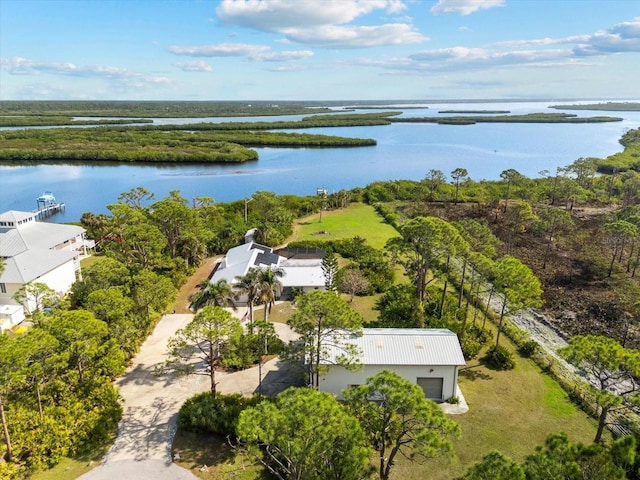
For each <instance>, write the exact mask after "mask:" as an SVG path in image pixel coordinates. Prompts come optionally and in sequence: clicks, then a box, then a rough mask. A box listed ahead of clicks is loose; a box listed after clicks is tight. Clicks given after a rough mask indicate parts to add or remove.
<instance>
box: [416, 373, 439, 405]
mask: <svg viewBox="0 0 640 480" xmlns="http://www.w3.org/2000/svg"><path fill="white" fill-rule="evenodd" d="M417 383H418V386H419V387H421V388H422V391H423V392H424V396H425V397H427V398H430V399H431V400H442V383H443V379H442V378H418V379H417Z"/></svg>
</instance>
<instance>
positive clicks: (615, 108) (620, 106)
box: [549, 102, 640, 112]
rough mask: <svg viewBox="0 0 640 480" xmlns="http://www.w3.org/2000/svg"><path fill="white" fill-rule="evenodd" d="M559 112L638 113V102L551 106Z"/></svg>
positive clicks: (639, 109)
mask: <svg viewBox="0 0 640 480" xmlns="http://www.w3.org/2000/svg"><path fill="white" fill-rule="evenodd" d="M549 108H556V109H559V110H602V111H605V112H640V103H639V102H603V103H581V104H573V105H551V106H550V107H549Z"/></svg>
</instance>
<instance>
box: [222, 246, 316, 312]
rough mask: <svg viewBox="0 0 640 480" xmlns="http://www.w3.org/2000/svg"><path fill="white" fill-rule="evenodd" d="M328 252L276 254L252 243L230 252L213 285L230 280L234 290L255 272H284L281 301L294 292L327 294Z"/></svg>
mask: <svg viewBox="0 0 640 480" xmlns="http://www.w3.org/2000/svg"><path fill="white" fill-rule="evenodd" d="M324 253H325V252H324V251H323V250H319V249H282V250H278V251H274V250H273V249H272V248H271V247H267V246H264V245H260V244H259V243H256V242H254V241H249V242H247V243H244V244H242V245H239V246H237V247H234V248H232V249H230V250H229V251H228V252H227V254H226V255H225V256H224V258H223V259H222V260H221V261H220V263H219V264H218V265H217V267H216V269H215V270H214V272H213V275H212V276H211V280H210V281H211V282H212V283H216V282H218V281H219V280H226V281H227V283H228V284H229V285H231V286H232V287H233V286H234V285H236V284H237V283H238V280H237V277H243V276H244V275H246V274H247V272H249V270H251V269H252V268H263V269H266V268H268V267H272V268H280V269H282V271H283V272H284V276H283V277H281V278H279V279H278V280H279V281H280V283H281V289H280V291H278V292H276V293H277V296H278V298H280V297H281V296H282V297H285V298H286V297H288V295H290V294H291V291H292V290H293V289H294V288H299V289H301V290H302V291H304V292H308V291H310V290H324V288H325V277H324V272H323V271H322V259H323V257H324ZM246 301H247V299H246V297H244V298H243V297H239V299H238V303H240V304H242V303H246Z"/></svg>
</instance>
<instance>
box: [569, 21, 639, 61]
mask: <svg viewBox="0 0 640 480" xmlns="http://www.w3.org/2000/svg"><path fill="white" fill-rule="evenodd" d="M574 51H575V54H576V55H579V56H585V55H603V54H612V53H623V52H640V17H637V18H635V19H633V20H632V21H631V22H624V23H619V24H618V25H615V26H614V27H613V28H610V29H609V30H606V31H600V32H596V33H594V34H593V35H591V36H590V37H589V38H588V39H586V40H584V41H583V42H581V43H580V44H579V45H578V46H576V48H575V49H574Z"/></svg>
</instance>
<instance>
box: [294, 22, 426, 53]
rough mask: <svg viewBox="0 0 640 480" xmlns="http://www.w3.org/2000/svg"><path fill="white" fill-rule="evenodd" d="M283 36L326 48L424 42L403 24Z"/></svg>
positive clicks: (327, 28) (325, 29) (323, 29)
mask: <svg viewBox="0 0 640 480" xmlns="http://www.w3.org/2000/svg"><path fill="white" fill-rule="evenodd" d="M283 33H285V34H286V35H287V38H289V39H290V40H292V41H295V42H298V43H305V44H309V45H314V46H317V47H326V48H361V47H377V46H382V45H402V44H406V43H420V42H423V41H424V40H427V37H425V36H423V35H422V34H421V33H419V32H416V31H414V30H413V29H412V28H411V26H409V25H406V24H403V23H396V24H386V25H380V26H377V27H355V26H353V27H341V26H335V25H326V26H320V27H316V28H309V29H289V30H286V31H283Z"/></svg>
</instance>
